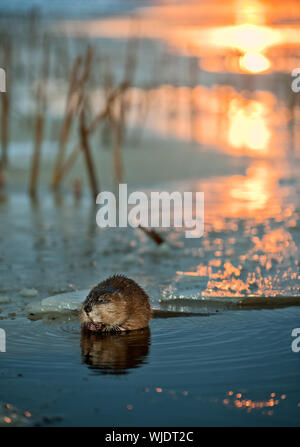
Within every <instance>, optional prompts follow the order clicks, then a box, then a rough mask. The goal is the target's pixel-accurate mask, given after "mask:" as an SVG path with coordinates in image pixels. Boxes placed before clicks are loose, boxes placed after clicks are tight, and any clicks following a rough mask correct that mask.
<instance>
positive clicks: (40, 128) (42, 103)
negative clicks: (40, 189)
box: [29, 36, 50, 197]
mask: <svg viewBox="0 0 300 447" xmlns="http://www.w3.org/2000/svg"><path fill="white" fill-rule="evenodd" d="M44 55H45V56H44V63H43V67H42V81H41V82H39V84H38V86H37V93H36V101H37V115H36V121H35V138H34V152H33V157H32V165H31V174H30V182H29V193H30V195H31V196H32V197H35V196H36V190H37V184H38V176H39V169H40V159H41V148H42V143H43V136H44V128H45V115H46V91H47V82H48V77H49V65H50V52H49V41H48V38H47V36H45V39H44ZM42 82H43V85H42Z"/></svg>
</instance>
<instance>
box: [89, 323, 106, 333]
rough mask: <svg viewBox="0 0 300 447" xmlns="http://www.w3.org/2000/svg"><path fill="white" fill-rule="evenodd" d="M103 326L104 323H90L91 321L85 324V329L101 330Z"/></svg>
mask: <svg viewBox="0 0 300 447" xmlns="http://www.w3.org/2000/svg"><path fill="white" fill-rule="evenodd" d="M103 326H104V325H103V324H102V323H92V322H89V323H87V324H86V327H87V329H88V330H89V331H93V332H95V331H101V330H102V329H103Z"/></svg>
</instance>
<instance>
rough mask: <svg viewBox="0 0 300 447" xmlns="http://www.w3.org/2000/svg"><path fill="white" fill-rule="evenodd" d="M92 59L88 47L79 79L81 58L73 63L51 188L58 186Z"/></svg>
mask: <svg viewBox="0 0 300 447" xmlns="http://www.w3.org/2000/svg"><path fill="white" fill-rule="evenodd" d="M92 58H93V50H92V48H91V47H90V46H89V47H88V48H87V50H86V53H85V58H84V61H83V72H82V75H81V77H78V72H79V69H80V65H81V58H77V59H76V60H75V62H74V66H73V69H72V73H71V78H70V83H69V93H68V97H67V106H66V112H65V117H64V121H63V126H62V130H61V135H60V141H59V149H58V155H57V158H56V162H55V167H54V174H53V177H52V187H53V188H57V186H58V184H59V181H58V178H59V177H60V175H59V172H60V168H61V166H62V163H63V160H64V157H65V152H66V146H67V142H68V138H69V135H70V130H71V125H72V121H73V117H74V114H75V113H76V112H77V111H78V109H79V108H80V106H81V104H82V100H83V96H84V89H85V85H86V83H87V81H88V77H89V74H90V70H91V64H92Z"/></svg>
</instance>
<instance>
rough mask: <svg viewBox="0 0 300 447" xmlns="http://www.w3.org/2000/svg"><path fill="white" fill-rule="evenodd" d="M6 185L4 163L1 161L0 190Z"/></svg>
mask: <svg viewBox="0 0 300 447" xmlns="http://www.w3.org/2000/svg"><path fill="white" fill-rule="evenodd" d="M4 185H5V174H4V169H3V163H2V161H1V160H0V188H2V187H3V186H4Z"/></svg>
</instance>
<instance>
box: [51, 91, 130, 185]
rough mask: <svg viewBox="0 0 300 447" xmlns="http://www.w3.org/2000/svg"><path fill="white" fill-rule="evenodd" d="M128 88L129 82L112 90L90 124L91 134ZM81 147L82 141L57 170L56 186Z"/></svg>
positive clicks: (71, 164)
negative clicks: (102, 107)
mask: <svg viewBox="0 0 300 447" xmlns="http://www.w3.org/2000/svg"><path fill="white" fill-rule="evenodd" d="M126 88H127V83H122V84H121V85H120V86H118V87H116V88H115V89H114V90H112V91H111V93H110V95H109V98H108V99H107V103H106V105H105V107H104V109H103V110H102V111H101V112H99V113H98V115H96V116H95V118H94V119H93V120H92V122H91V124H90V125H89V126H88V129H87V131H88V133H89V134H92V133H93V132H94V131H95V130H96V129H97V126H98V125H99V124H100V123H101V122H102V120H103V119H105V118H107V117H109V113H110V109H111V107H112V104H113V102H114V101H115V100H116V98H117V97H118V95H119V94H120V93H121V92H122V91H123V90H124V89H126ZM80 147H81V146H80V143H78V144H76V145H75V147H74V148H73V150H72V151H71V152H70V154H69V156H68V157H67V159H66V161H65V162H64V163H63V164H62V165H61V167H60V169H59V170H58V171H57V173H56V179H55V186H56V187H57V186H58V185H59V184H60V182H61V181H62V179H63V178H64V177H65V175H66V174H67V173H68V172H69V170H70V169H71V168H72V166H73V165H74V163H75V161H76V160H77V157H78V155H79V154H80Z"/></svg>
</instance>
